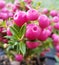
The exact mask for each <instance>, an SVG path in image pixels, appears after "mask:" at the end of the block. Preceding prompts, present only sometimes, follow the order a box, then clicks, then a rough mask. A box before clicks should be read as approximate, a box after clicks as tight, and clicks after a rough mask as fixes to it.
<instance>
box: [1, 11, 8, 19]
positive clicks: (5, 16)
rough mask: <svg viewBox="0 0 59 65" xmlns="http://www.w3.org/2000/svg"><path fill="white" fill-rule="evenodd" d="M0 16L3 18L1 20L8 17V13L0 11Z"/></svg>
mask: <svg viewBox="0 0 59 65" xmlns="http://www.w3.org/2000/svg"><path fill="white" fill-rule="evenodd" d="M1 18H2V19H3V20H7V19H8V18H9V16H8V13H3V12H2V13H1Z"/></svg>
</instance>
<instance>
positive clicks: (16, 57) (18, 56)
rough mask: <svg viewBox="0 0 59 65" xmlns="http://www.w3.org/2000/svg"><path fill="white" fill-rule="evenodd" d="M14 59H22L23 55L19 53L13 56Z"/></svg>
mask: <svg viewBox="0 0 59 65" xmlns="http://www.w3.org/2000/svg"><path fill="white" fill-rule="evenodd" d="M15 60H16V61H20V62H21V61H23V55H21V54H17V55H16V56H15Z"/></svg>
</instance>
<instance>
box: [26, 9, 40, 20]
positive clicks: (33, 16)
mask: <svg viewBox="0 0 59 65" xmlns="http://www.w3.org/2000/svg"><path fill="white" fill-rule="evenodd" d="M27 16H28V19H29V20H31V21H34V20H37V19H38V16H39V13H38V11H37V10H35V9H29V10H28V11H27Z"/></svg>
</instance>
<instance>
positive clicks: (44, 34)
mask: <svg viewBox="0 0 59 65" xmlns="http://www.w3.org/2000/svg"><path fill="white" fill-rule="evenodd" d="M50 34H51V31H50V30H46V29H44V30H43V31H42V32H41V34H40V35H39V36H38V40H40V41H45V40H46V39H48V37H49V36H50Z"/></svg>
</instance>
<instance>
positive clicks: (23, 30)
mask: <svg viewBox="0 0 59 65" xmlns="http://www.w3.org/2000/svg"><path fill="white" fill-rule="evenodd" d="M25 32H26V26H25V25H23V26H22V27H21V29H20V37H22V36H23V35H24V34H25Z"/></svg>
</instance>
